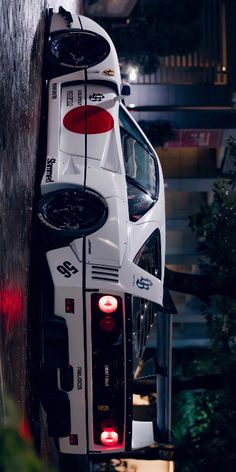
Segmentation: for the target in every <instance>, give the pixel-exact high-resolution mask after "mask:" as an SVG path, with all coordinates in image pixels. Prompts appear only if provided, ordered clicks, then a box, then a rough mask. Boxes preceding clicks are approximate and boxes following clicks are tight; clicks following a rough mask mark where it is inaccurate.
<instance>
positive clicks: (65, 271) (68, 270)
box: [57, 261, 79, 279]
mask: <svg viewBox="0 0 236 472" xmlns="http://www.w3.org/2000/svg"><path fill="white" fill-rule="evenodd" d="M57 270H58V272H60V274H62V275H64V277H66V278H67V279H68V278H69V277H71V276H72V275H74V274H76V273H77V272H79V271H78V269H76V267H75V266H73V265H72V263H71V262H69V261H64V262H63V263H62V264H61V265H58V266H57Z"/></svg>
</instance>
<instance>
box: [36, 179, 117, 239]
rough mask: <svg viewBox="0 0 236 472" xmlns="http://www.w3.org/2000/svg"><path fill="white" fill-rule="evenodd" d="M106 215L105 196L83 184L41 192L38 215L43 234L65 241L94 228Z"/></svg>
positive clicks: (104, 219) (83, 234)
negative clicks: (43, 193)
mask: <svg viewBox="0 0 236 472" xmlns="http://www.w3.org/2000/svg"><path fill="white" fill-rule="evenodd" d="M107 215H108V208H107V204H106V202H105V200H104V199H103V198H102V197H101V196H100V195H99V194H97V193H96V192H94V191H92V190H89V189H85V190H84V189H83V188H69V189H61V190H56V191H54V192H50V193H47V194H45V195H43V196H42V197H41V199H40V201H39V205H38V218H39V221H40V223H41V226H42V228H43V230H44V233H45V236H46V238H47V237H49V238H50V236H51V237H53V239H54V240H55V242H58V243H59V244H60V243H68V242H71V241H73V239H77V238H81V237H84V236H87V235H88V234H91V233H93V232H95V231H97V230H98V229H99V228H101V226H103V225H104V223H105V221H106V219H107Z"/></svg>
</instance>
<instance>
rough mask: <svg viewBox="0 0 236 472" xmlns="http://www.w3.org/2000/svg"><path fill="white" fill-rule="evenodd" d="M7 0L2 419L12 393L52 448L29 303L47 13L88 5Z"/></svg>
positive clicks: (0, 281) (0, 201) (2, 116)
mask: <svg viewBox="0 0 236 472" xmlns="http://www.w3.org/2000/svg"><path fill="white" fill-rule="evenodd" d="M0 4H1V15H0V25H1V26H0V41H1V49H0V104H1V111H0V231H1V233H0V422H1V421H3V419H4V415H5V406H6V396H8V395H9V394H10V395H11V396H13V398H14V399H15V401H16V403H17V404H18V408H19V411H20V415H21V417H22V419H24V418H27V416H28V417H30V423H31V426H32V428H33V429H35V431H36V432H37V435H38V437H37V440H38V448H40V447H41V449H42V453H43V454H45V455H47V454H48V445H46V446H45V444H44V436H45V433H44V431H43V427H42V424H43V419H42V415H40V414H39V413H40V412H39V410H37V407H36V406H35V400H34V390H35V389H36V388H35V384H34V380H35V379H36V377H37V374H36V372H37V370H36V369H37V365H34V364H33V365H32V363H34V362H35V359H36V358H35V357H34V355H35V353H34V355H32V356H31V348H30V346H32V344H33V345H36V346H37V339H36V337H37V331H36V330H35V326H34V322H33V328H32V327H31V324H32V317H33V316H34V313H32V303H31V308H30V312H29V305H28V296H29V291H30V290H31V288H30V283H31V282H30V254H31V240H32V208H33V199H34V192H35V178H36V157H37V150H38V146H39V129H40V111H41V98H42V97H41V95H42V94H41V91H42V63H43V47H44V31H45V17H46V8H48V7H53V8H54V10H55V11H56V10H57V7H58V6H59V5H60V4H61V5H63V6H64V7H66V8H68V9H70V10H71V11H72V13H73V12H74V13H78V12H79V9H80V7H79V2H78V1H77V2H76V1H73V0H71V1H64V2H63V1H61V2H57V1H53V2H50V4H47V2H45V1H43V0H11V1H9V0H0ZM36 249H37V248H36ZM34 250H35V247H34ZM35 281H36V282H37V274H36V278H35V276H34V283H35ZM32 335H33V336H35V339H32ZM32 372H33V373H34V376H33V378H34V380H33V381H32V375H31V374H32ZM32 392H33V393H32ZM37 414H39V415H38V416H37ZM49 448H50V445H49ZM45 451H46V452H45Z"/></svg>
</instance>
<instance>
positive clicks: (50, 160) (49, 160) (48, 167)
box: [46, 157, 56, 183]
mask: <svg viewBox="0 0 236 472" xmlns="http://www.w3.org/2000/svg"><path fill="white" fill-rule="evenodd" d="M55 162H56V159H55V158H54V157H48V158H47V162H46V182H47V183H48V182H54V179H53V178H52V172H53V164H55Z"/></svg>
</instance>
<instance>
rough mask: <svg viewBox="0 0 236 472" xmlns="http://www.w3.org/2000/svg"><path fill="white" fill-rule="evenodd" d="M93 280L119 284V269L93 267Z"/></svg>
mask: <svg viewBox="0 0 236 472" xmlns="http://www.w3.org/2000/svg"><path fill="white" fill-rule="evenodd" d="M92 279H97V280H107V281H108V282H116V283H118V282H119V269H118V268H117V267H107V266H100V265H93V266H92Z"/></svg>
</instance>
